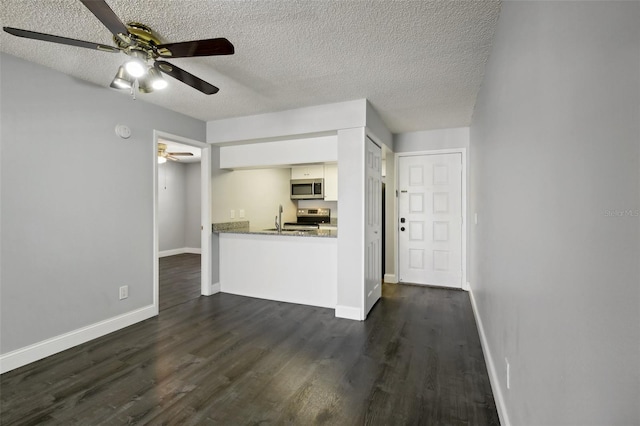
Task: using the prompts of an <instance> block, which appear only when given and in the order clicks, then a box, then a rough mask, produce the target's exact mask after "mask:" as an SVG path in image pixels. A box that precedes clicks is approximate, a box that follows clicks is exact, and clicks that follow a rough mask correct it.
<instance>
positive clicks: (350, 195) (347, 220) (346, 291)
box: [336, 128, 365, 319]
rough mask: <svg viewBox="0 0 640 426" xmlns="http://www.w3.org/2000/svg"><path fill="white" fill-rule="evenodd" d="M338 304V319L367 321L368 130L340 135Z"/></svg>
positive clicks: (348, 131)
mask: <svg viewBox="0 0 640 426" xmlns="http://www.w3.org/2000/svg"><path fill="white" fill-rule="evenodd" d="M338 158H339V162H338V194H339V197H338V209H339V210H340V219H339V221H340V223H339V225H338V303H337V306H336V316H339V317H345V318H351V319H364V318H363V315H364V312H363V311H364V306H363V300H364V296H363V294H364V266H365V260H364V224H365V219H364V208H365V205H364V201H365V198H364V197H365V191H364V173H365V168H364V164H365V163H364V159H365V129H364V128H359V129H357V128H356V129H347V130H341V131H339V132H338Z"/></svg>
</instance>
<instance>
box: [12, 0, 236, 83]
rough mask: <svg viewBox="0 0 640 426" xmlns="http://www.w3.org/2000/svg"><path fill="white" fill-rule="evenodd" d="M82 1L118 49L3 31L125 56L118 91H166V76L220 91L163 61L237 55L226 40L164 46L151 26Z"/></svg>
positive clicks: (98, 0) (94, 0)
mask: <svg viewBox="0 0 640 426" xmlns="http://www.w3.org/2000/svg"><path fill="white" fill-rule="evenodd" d="M80 1H81V2H82V4H84V5H85V6H86V7H87V9H89V10H90V11H91V12H92V13H93V14H94V15H95V16H96V18H98V19H99V20H100V22H102V24H103V25H104V26H105V27H107V29H108V30H109V31H110V32H111V33H112V34H113V41H114V42H115V46H109V45H105V44H100V43H93V42H89V41H84V40H76V39H72V38H67V37H60V36H55V35H51V34H44V33H38V32H34V31H28V30H21V29H19V28H12V27H3V29H4V31H6V32H7V33H9V34H12V35H14V36H17V37H25V38H30V39H34V40H42V41H48V42H52V43H59V44H66V45H70V46H76V47H84V48H87V49H94V50H100V51H103V52H112V53H117V52H123V53H125V54H126V55H128V56H129V60H127V62H126V63H125V64H124V65H122V66H120V68H119V69H118V72H117V74H116V76H115V78H114V79H113V81H112V82H111V87H113V88H116V89H130V90H132V93H133V90H135V89H136V88H138V90H139V91H140V92H143V93H149V92H152V91H154V90H156V89H162V88H164V87H166V85H167V83H166V81H164V79H163V78H162V76H161V74H160V73H164V74H166V75H170V76H171V77H173V78H175V79H177V80H179V81H181V82H183V83H185V84H187V85H189V86H191V87H193V88H194V89H196V90H199V91H200V92H202V93H204V94H207V95H212V94H214V93H217V92H218V91H219V89H218V88H217V87H215V86H214V85H212V84H210V83H207V82H206V81H204V80H202V79H200V78H198V77H196V76H195V75H193V74H191V73H188V72H187V71H185V70H183V69H181V68H178V67H177V66H175V65H173V64H170V63H169V62H167V61H164V60H161V59H165V58H188V57H194V56H215V55H232V54H233V53H234V47H233V44H231V42H229V40H227V39H226V38H210V39H205V40H193V41H184V42H178V43H161V42H160V40H159V38H158V36H157V35H156V34H155V33H154V32H153V31H152V30H151V28H149V27H148V26H146V25H144V24H141V23H138V22H130V23H128V24H127V25H125V24H123V23H122V22H121V21H120V19H119V18H118V16H116V14H115V13H114V12H113V10H111V8H110V7H109V5H108V4H107V3H106V2H105V1H104V0H80ZM150 62H153V65H151V66H149V63H150Z"/></svg>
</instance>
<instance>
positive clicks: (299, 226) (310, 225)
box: [282, 209, 331, 231]
mask: <svg viewBox="0 0 640 426" xmlns="http://www.w3.org/2000/svg"><path fill="white" fill-rule="evenodd" d="M297 216H298V221H297V222H287V223H285V224H284V226H283V227H282V229H289V230H296V231H305V230H316V229H318V228H319V227H320V224H321V223H329V222H330V220H331V209H298V212H297Z"/></svg>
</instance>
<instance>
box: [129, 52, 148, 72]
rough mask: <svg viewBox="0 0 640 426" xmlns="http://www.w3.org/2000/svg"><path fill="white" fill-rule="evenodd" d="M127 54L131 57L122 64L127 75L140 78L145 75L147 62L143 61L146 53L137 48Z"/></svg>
mask: <svg viewBox="0 0 640 426" xmlns="http://www.w3.org/2000/svg"><path fill="white" fill-rule="evenodd" d="M129 56H131V59H129V60H128V61H127V62H126V63H125V64H124V68H125V69H126V70H127V72H128V73H129V75H131V77H134V78H140V77H142V76H143V75H145V74H146V73H147V64H146V63H145V60H146V59H147V55H145V53H144V52H141V51H139V50H134V51H132V52H131V53H129Z"/></svg>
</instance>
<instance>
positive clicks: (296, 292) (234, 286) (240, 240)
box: [214, 222, 338, 309]
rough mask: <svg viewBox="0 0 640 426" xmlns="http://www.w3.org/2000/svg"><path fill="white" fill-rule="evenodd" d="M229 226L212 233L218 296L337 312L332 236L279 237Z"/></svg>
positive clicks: (292, 234)
mask: <svg viewBox="0 0 640 426" xmlns="http://www.w3.org/2000/svg"><path fill="white" fill-rule="evenodd" d="M230 223H233V224H234V225H228V226H227V225H223V224H216V225H217V226H218V229H215V228H214V238H215V239H216V240H217V241H218V243H219V265H220V290H221V291H222V292H224V293H231V294H237V295H241V296H249V297H258V298H261V299H269V300H278V301H281V302H289V303H300V304H303V305H312V306H321V307H324V308H332V309H335V306H336V300H337V279H338V272H337V265H338V253H337V248H338V244H337V243H338V240H337V238H336V236H337V232H336V231H335V230H333V231H329V230H326V231H312V232H300V231H290V232H286V231H285V232H283V233H278V232H277V231H275V230H252V229H251V228H250V227H249V226H248V222H247V223H246V226H240V225H237V223H238V222H230ZM220 225H222V226H220ZM220 228H228V229H220Z"/></svg>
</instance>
